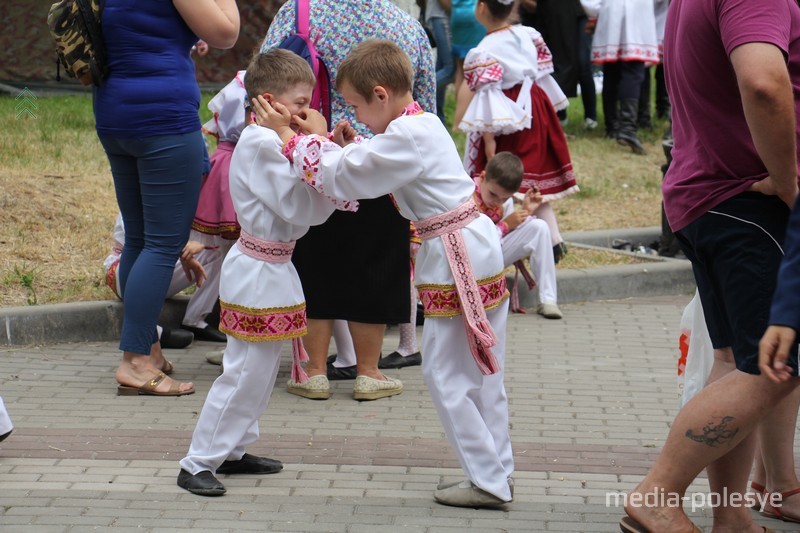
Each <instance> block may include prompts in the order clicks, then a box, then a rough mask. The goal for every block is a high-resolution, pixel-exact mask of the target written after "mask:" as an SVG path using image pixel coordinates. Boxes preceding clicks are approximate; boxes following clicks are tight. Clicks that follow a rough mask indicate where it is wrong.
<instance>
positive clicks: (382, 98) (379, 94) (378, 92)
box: [372, 85, 389, 103]
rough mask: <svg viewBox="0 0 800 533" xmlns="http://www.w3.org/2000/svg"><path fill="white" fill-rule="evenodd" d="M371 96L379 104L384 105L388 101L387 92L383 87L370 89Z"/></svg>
mask: <svg viewBox="0 0 800 533" xmlns="http://www.w3.org/2000/svg"><path fill="white" fill-rule="evenodd" d="M372 95H373V96H374V97H375V98H377V99H378V101H379V102H381V103H386V102H387V101H388V100H389V92H388V91H387V90H386V88H385V87H382V86H380V85H376V86H375V87H373V88H372Z"/></svg>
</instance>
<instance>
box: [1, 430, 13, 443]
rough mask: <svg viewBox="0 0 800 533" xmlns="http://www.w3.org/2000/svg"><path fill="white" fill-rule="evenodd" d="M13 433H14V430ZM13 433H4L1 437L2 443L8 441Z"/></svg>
mask: <svg viewBox="0 0 800 533" xmlns="http://www.w3.org/2000/svg"><path fill="white" fill-rule="evenodd" d="M11 431H14V430H13V429H12V430H11ZM11 431H9V432H8V433H3V434H2V435H0V442H3V441H4V440H6V439H7V438H8V436H9V435H11Z"/></svg>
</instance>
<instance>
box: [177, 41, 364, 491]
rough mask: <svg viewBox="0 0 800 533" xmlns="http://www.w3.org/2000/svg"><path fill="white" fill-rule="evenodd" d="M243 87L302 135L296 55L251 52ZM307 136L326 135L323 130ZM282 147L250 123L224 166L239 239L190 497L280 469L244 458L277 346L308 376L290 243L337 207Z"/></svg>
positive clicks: (306, 85) (186, 476) (303, 107)
mask: <svg viewBox="0 0 800 533" xmlns="http://www.w3.org/2000/svg"><path fill="white" fill-rule="evenodd" d="M245 86H246V89H247V95H248V97H249V98H250V99H252V98H253V97H255V96H256V95H263V97H262V98H267V99H268V100H271V101H272V102H279V103H280V104H282V105H283V106H284V107H285V108H286V109H288V113H291V117H290V118H289V119H287V124H288V123H290V122H291V123H292V124H293V126H292V127H294V128H303V129H304V131H307V130H305V128H306V125H307V123H306V121H305V120H304V119H303V117H305V116H306V115H305V113H306V112H308V105H309V102H310V101H311V92H312V89H313V87H314V75H313V74H312V72H311V69H310V67H309V66H308V64H307V63H306V61H305V60H304V59H302V58H301V57H300V56H298V55H296V54H294V53H292V52H289V51H287V50H281V49H276V50H271V51H269V52H267V53H264V54H258V55H256V56H255V57H254V58H253V60H252V61H251V62H250V65H249V66H248V68H247V75H246V76H245ZM276 105H277V104H276ZM312 131H314V132H316V133H322V134H325V129H324V127H323V129H322V130H319V131H318V130H312ZM281 148H282V143H281V140H280V139H279V138H278V136H277V135H276V134H275V132H274V131H272V130H270V129H267V128H262V127H260V126H258V125H256V124H251V125H249V126H247V127H246V128H245V129H244V131H243V132H242V135H241V137H240V138H239V142H238V143H237V145H236V149H235V150H234V153H233V158H232V160H231V166H230V190H231V197H232V198H233V204H234V207H235V208H236V214H237V216H238V220H239V224H240V225H241V236H240V237H239V240H238V242H237V243H236V246H235V247H234V248H232V249H231V251H230V252H229V253H228V255H227V256H226V258H225V261H224V263H223V265H222V281H221V283H220V301H221V305H220V306H221V312H220V331H222V332H224V333H226V334H227V335H228V344H227V347H226V349H225V354H224V356H223V367H224V371H223V373H222V375H220V377H219V378H217V380H216V381H214V384H213V385H212V386H211V390H210V391H209V393H208V397H207V398H206V402H205V404H204V405H203V410H202V412H201V413H200V417H199V419H198V421H197V427H196V428H195V431H194V434H193V435H192V444H191V446H190V448H189V453H188V454H187V456H186V457H184V458H183V459H182V460H181V461H180V465H181V468H182V470H181V472H180V474H179V475H178V486H180V487H182V488H184V489H186V490H188V491H189V492H192V493H195V494H200V495H204V496H219V495H222V494H224V493H225V487H224V486H223V485H222V483H220V482H219V481H218V480H217V478H216V477H215V476H214V474H215V473H218V474H270V473H274V472H278V471H280V470H281V469H282V468H283V465H282V464H281V463H280V462H279V461H276V460H273V459H268V458H263V457H255V456H252V455H250V454H247V453H245V447H246V446H247V445H249V444H252V443H253V442H255V441H256V439H257V438H258V435H259V433H258V419H259V417H260V416H261V413H263V412H264V410H265V409H266V407H267V403H268V401H269V398H270V395H271V393H272V389H273V387H274V385H275V379H276V377H277V375H278V367H279V366H280V353H281V346H282V344H283V342H282V341H283V340H287V339H292V342H293V345H294V346H293V347H294V362H293V366H292V379H295V380H297V381H303V380H306V379H308V377H307V376H306V375H305V372H304V371H303V369H302V368H301V367H300V362H301V361H302V360H306V359H307V355H306V354H305V351H303V349H302V344H301V343H300V338H299V337H301V336H302V335H304V334H305V333H306V315H305V298H304V297H303V289H302V287H301V285H300V280H299V278H298V277H297V272H296V271H295V269H294V266H293V265H292V263H291V261H290V259H291V256H292V250H293V249H294V243H295V241H296V240H297V239H298V238H300V237H302V236H303V235H304V234H305V233H306V232H307V231H308V228H309V226H310V225H312V224H321V223H322V222H324V221H325V220H326V219H327V218H328V217H329V216H330V215H331V213H333V211H334V210H335V209H336V206H337V203H335V202H334V201H331V200H330V199H327V198H325V197H324V196H323V195H321V194H319V193H317V192H316V191H315V190H314V189H312V188H311V187H309V186H308V185H307V184H306V183H304V182H303V181H302V180H300V179H298V178H297V177H296V176H294V175H293V174H292V168H291V165H290V164H289V161H288V160H287V159H286V158H285V157H284V156H283V155H282V154H281ZM338 205H339V206H340V207H341V208H342V209H349V210H353V209H355V207H356V206H357V204H356V203H351V202H338Z"/></svg>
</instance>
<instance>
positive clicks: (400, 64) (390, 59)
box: [336, 39, 414, 103]
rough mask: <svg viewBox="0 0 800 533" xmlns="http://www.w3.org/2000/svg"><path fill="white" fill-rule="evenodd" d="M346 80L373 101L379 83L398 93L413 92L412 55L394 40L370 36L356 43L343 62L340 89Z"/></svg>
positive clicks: (340, 71) (338, 88) (338, 84)
mask: <svg viewBox="0 0 800 533" xmlns="http://www.w3.org/2000/svg"><path fill="white" fill-rule="evenodd" d="M344 83H349V84H350V85H351V86H352V87H353V89H354V90H355V91H356V92H357V93H358V94H359V95H361V96H362V97H364V99H365V100H366V101H367V103H369V102H371V101H372V90H373V89H374V88H375V86H376V85H380V86H381V87H383V88H384V89H388V90H390V91H391V92H392V93H393V94H395V95H402V94H405V93H409V92H411V87H412V86H413V85H414V69H413V67H412V66H411V60H410V59H409V58H408V55H407V54H406V53H405V52H403V50H402V49H401V48H400V47H399V46H397V45H396V44H394V43H393V42H391V41H386V40H383V39H368V40H366V41H363V42H362V43H360V44H359V45H357V46H355V47H353V49H352V50H350V53H349V54H347V57H345V58H344V61H342V62H341V63H340V64H339V71H338V72H337V74H336V89H337V90H341V88H342V84H344Z"/></svg>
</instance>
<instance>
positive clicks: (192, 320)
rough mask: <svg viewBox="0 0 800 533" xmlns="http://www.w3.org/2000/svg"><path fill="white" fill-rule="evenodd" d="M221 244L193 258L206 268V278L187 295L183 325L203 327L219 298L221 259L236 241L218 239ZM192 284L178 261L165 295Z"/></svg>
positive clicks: (179, 290) (169, 295)
mask: <svg viewBox="0 0 800 533" xmlns="http://www.w3.org/2000/svg"><path fill="white" fill-rule="evenodd" d="M219 241H220V242H221V243H222V245H221V246H220V247H219V248H214V249H211V250H203V251H202V252H200V253H199V254H197V255H196V256H195V259H197V261H198V262H199V263H200V264H201V265H203V268H204V269H205V270H206V276H207V279H206V281H205V283H203V286H202V287H197V290H195V291H194V294H192V295H191V296H190V297H189V303H188V304H186V314H185V315H184V316H183V325H184V326H192V327H195V328H201V329H202V328H205V327H206V326H207V325H208V324H207V323H206V321H205V318H206V316H208V314H209V313H210V312H211V310H212V309H213V308H214V304H215V303H217V299H218V298H219V280H220V277H221V273H222V261H223V260H224V259H225V255H226V254H227V253H228V250H230V249H231V247H232V246H233V244H234V243H235V242H236V241H231V240H224V239H219ZM192 285H194V282H192V281H189V280H188V279H186V274H184V272H183V267H182V266H181V263H180V261H178V263H177V264H176V265H175V271H174V272H173V273H172V281H171V282H170V284H169V289H168V290H167V297H168V298H169V297H172V296H175V295H176V294H178V293H179V292H181V291H182V290H183V289H186V288H187V287H190V286H192Z"/></svg>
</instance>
